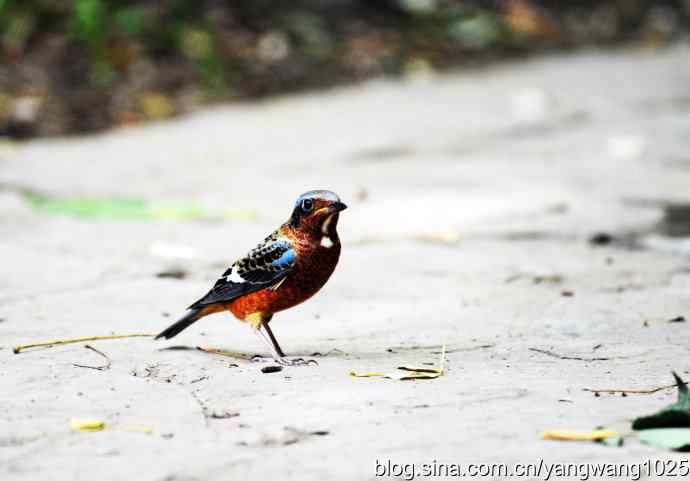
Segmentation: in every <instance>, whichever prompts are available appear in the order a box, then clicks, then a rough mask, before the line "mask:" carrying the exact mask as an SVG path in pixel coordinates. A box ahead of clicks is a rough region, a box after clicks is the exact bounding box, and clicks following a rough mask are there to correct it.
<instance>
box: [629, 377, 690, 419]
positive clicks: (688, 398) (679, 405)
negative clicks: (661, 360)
mask: <svg viewBox="0 0 690 481" xmlns="http://www.w3.org/2000/svg"><path fill="white" fill-rule="evenodd" d="M672 374H673V377H674V378H675V379H676V384H677V386H678V401H676V402H675V403H674V404H671V405H670V406H668V407H667V408H664V409H662V410H661V411H659V412H658V413H656V414H652V415H651V416H642V417H639V418H637V419H635V420H634V421H633V424H632V428H633V429H635V430H638V431H639V430H643V429H656V428H690V393H689V392H688V386H687V384H686V383H685V382H684V381H683V380H682V379H681V378H680V377H679V376H678V375H677V374H676V373H675V372H674V373H672Z"/></svg>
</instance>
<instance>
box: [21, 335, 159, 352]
mask: <svg viewBox="0 0 690 481" xmlns="http://www.w3.org/2000/svg"><path fill="white" fill-rule="evenodd" d="M153 336H155V334H120V335H113V336H90V337H76V338H74V339H57V340H55V341H44V342H33V343H31V344H20V345H18V346H14V347H13V348H12V352H14V353H15V354H19V353H20V352H21V351H24V350H26V349H32V348H34V347H49V346H50V347H52V346H58V345H61V344H75V343H78V342H88V341H106V340H110V339H125V338H128V337H153Z"/></svg>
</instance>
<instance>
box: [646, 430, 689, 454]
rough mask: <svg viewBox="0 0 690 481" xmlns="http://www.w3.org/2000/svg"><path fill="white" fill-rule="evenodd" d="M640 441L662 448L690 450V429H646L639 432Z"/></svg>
mask: <svg viewBox="0 0 690 481" xmlns="http://www.w3.org/2000/svg"><path fill="white" fill-rule="evenodd" d="M638 436H639V437H640V441H641V442H643V443H646V444H653V445H654V446H659V447H660V448H667V449H673V450H676V451H690V429H688V428H662V429H645V430H644V431H640V433H639V434H638Z"/></svg>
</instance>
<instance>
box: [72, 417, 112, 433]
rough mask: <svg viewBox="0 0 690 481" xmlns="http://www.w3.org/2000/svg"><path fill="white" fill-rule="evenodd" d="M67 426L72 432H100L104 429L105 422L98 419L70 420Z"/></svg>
mask: <svg viewBox="0 0 690 481" xmlns="http://www.w3.org/2000/svg"><path fill="white" fill-rule="evenodd" d="M69 425H70V427H71V428H72V430H73V431H102V430H104V429H105V422H104V421H101V420H99V419H77V418H72V419H70V421H69Z"/></svg>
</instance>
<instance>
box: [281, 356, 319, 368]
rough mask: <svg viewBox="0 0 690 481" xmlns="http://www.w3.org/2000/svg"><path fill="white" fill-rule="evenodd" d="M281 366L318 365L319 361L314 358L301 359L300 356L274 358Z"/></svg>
mask: <svg viewBox="0 0 690 481" xmlns="http://www.w3.org/2000/svg"><path fill="white" fill-rule="evenodd" d="M275 361H276V362H277V363H278V364H280V365H281V366H318V365H319V363H318V362H316V361H315V360H314V359H302V358H301V357H297V358H293V359H288V358H287V357H280V358H278V359H276V360H275Z"/></svg>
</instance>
